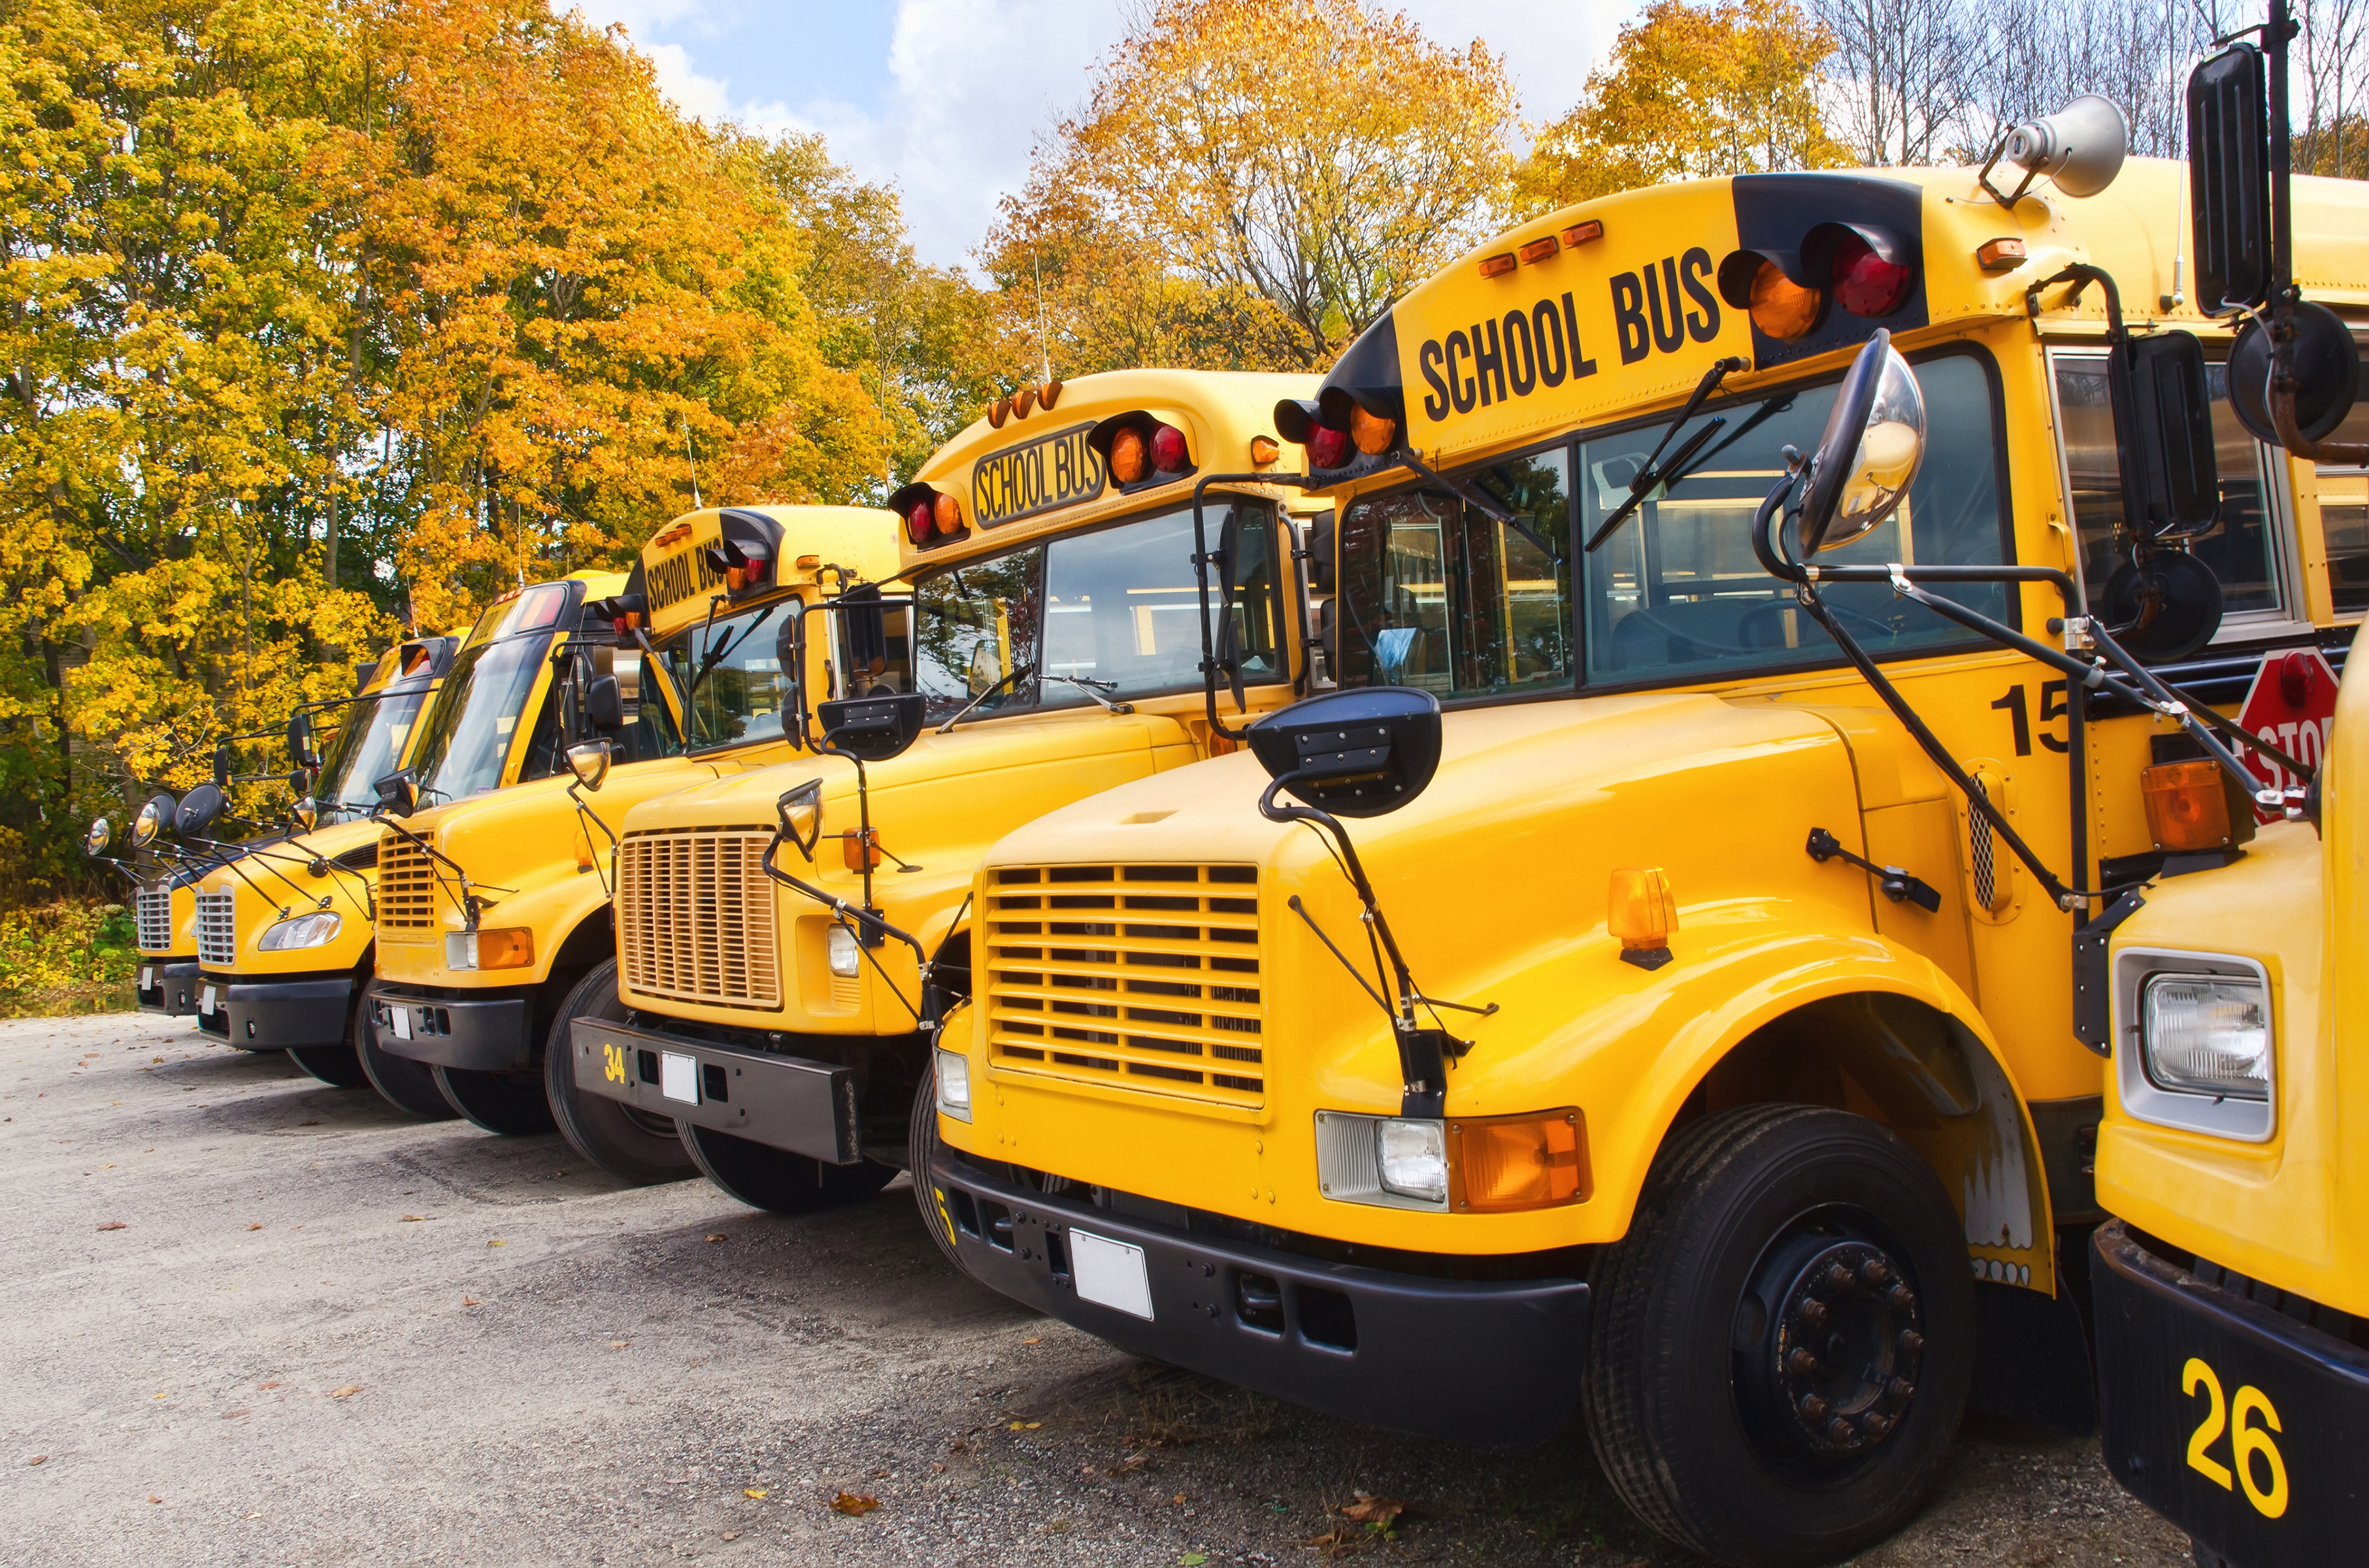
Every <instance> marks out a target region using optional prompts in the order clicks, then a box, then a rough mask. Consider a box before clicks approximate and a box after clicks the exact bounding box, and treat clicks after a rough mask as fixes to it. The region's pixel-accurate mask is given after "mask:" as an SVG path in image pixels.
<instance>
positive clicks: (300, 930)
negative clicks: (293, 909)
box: [255, 910, 345, 953]
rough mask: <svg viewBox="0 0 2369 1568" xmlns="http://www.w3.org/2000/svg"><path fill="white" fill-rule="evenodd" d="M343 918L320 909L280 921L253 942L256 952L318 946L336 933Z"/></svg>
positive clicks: (281, 951)
mask: <svg viewBox="0 0 2369 1568" xmlns="http://www.w3.org/2000/svg"><path fill="white" fill-rule="evenodd" d="M344 923H345V921H344V919H343V918H342V917H341V916H339V915H338V914H337V913H336V912H335V911H333V910H321V911H316V912H315V913H313V914H309V915H298V916H297V917H296V918H295V919H293V920H284V921H280V923H279V924H278V925H275V926H273V927H272V928H271V929H270V930H269V931H267V932H265V933H263V935H262V936H261V937H260V938H259V939H257V942H256V944H255V948H256V951H257V952H258V953H286V952H289V951H290V950H292V949H293V948H299V947H318V946H320V945H321V944H324V943H326V942H327V941H328V940H329V939H330V938H331V937H333V936H335V935H337V934H338V927H339V926H341V925H343V924H344Z"/></svg>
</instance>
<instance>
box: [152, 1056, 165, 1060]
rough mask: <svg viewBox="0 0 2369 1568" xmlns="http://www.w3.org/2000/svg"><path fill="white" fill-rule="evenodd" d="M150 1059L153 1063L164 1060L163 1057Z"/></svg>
mask: <svg viewBox="0 0 2369 1568" xmlns="http://www.w3.org/2000/svg"><path fill="white" fill-rule="evenodd" d="M152 1060H154V1061H163V1060H164V1058H163V1057H154V1058H152Z"/></svg>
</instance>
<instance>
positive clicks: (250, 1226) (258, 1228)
mask: <svg viewBox="0 0 2369 1568" xmlns="http://www.w3.org/2000/svg"><path fill="white" fill-rule="evenodd" d="M247 1229H248V1230H262V1229H263V1227H262V1226H261V1225H259V1224H257V1225H249V1226H248V1227H247Z"/></svg>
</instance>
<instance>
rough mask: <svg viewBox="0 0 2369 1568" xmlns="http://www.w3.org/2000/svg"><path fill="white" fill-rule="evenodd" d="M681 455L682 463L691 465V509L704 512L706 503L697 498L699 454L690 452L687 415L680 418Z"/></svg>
mask: <svg viewBox="0 0 2369 1568" xmlns="http://www.w3.org/2000/svg"><path fill="white" fill-rule="evenodd" d="M682 455H683V461H684V462H686V463H688V464H691V509H692V510H693V511H704V510H706V509H707V503H706V502H705V501H703V500H701V499H700V498H699V453H698V452H694V451H692V445H691V416H690V415H688V414H685V415H684V416H683V417H682Z"/></svg>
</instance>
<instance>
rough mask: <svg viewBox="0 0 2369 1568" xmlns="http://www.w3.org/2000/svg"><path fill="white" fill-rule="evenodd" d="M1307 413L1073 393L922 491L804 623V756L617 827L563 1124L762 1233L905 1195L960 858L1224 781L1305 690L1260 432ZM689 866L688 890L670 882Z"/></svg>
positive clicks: (956, 459)
mask: <svg viewBox="0 0 2369 1568" xmlns="http://www.w3.org/2000/svg"><path fill="white" fill-rule="evenodd" d="M1314 390H1315V383H1314V381H1313V379H1312V378H1308V377H1289V376H1277V375H1252V374H1227V373H1213V372H1190V371H1151V370H1136V371H1122V372H1108V373H1103V374H1096V375H1089V376H1082V377H1080V378H1079V379H1077V380H1075V381H1071V382H1068V383H1060V384H1059V385H1048V386H1046V387H1041V388H1030V389H1028V390H1027V391H1025V392H1024V393H1023V394H1021V395H1020V396H1019V398H1018V399H1016V400H1014V401H1012V402H1005V403H999V404H998V405H997V406H996V407H995V408H994V409H992V410H991V411H990V413H989V415H988V417H986V418H981V419H979V420H977V421H975V422H974V423H973V424H972V425H971V426H970V427H969V428H968V429H965V430H964V431H963V432H962V433H961V434H960V435H958V436H956V438H955V439H954V440H953V441H949V442H948V443H947V444H946V445H945V446H944V447H943V448H942V449H940V450H939V451H938V452H936V453H934V454H933V456H932V457H931V458H930V459H929V461H928V462H927V463H925V464H922V466H921V470H920V472H919V475H918V476H917V478H916V479H915V481H914V482H913V484H911V485H910V486H907V487H905V488H904V489H902V490H900V491H899V492H898V493H897V494H896V495H895V496H893V497H891V498H890V504H891V506H892V507H893V508H895V509H896V510H897V511H898V513H899V515H900V516H901V518H902V519H903V521H904V524H905V528H904V533H903V539H902V544H903V564H902V567H901V577H902V579H903V583H904V584H905V585H906V589H907V591H905V592H903V593H900V594H898V595H896V596H894V597H892V598H888V599H884V600H879V601H870V602H852V601H841V602H840V603H838V604H836V605H833V606H830V607H826V608H825V609H824V610H822V611H821V612H818V613H817V614H816V615H813V616H810V617H809V618H808V619H809V621H810V622H814V623H828V624H827V625H817V626H816V627H815V628H814V629H812V630H810V631H808V632H807V633H805V634H803V635H806V636H807V638H808V640H809V641H810V642H815V643H819V642H824V641H828V640H832V639H836V645H837V646H838V647H840V649H841V653H840V656H839V661H838V664H837V668H836V670H835V672H834V675H835V680H834V682H833V683H832V684H830V685H828V686H818V687H809V688H807V690H806V691H805V692H800V693H797V700H796V703H795V705H796V706H797V707H798V708H799V709H800V710H801V713H802V714H809V715H811V717H810V719H809V720H808V721H807V724H806V726H805V727H804V729H803V733H804V735H805V737H806V741H807V747H808V750H807V752H806V753H805V754H802V755H799V756H796V757H793V758H791V759H789V760H787V761H784V762H782V763H780V764H779V765H777V766H775V767H772V768H771V769H768V770H766V771H765V772H763V773H746V774H743V775H741V776H739V777H738V778H731V779H725V780H721V781H719V782H717V783H715V784H710V785H706V786H704V787H703V788H699V789H692V790H685V791H683V792H681V793H680V794H677V795H669V796H666V797H665V798H663V799H660V800H655V801H652V802H650V803H649V804H647V805H644V806H639V807H635V809H634V810H633V811H632V812H630V813H628V814H627V816H626V818H625V824H624V845H623V848H622V851H621V853H620V856H619V865H620V871H619V874H618V886H617V938H618V947H617V962H618V966H619V967H618V983H617V989H616V992H615V1001H614V1003H613V1004H612V1005H611V1006H609V1007H605V1008H603V1009H601V1011H600V1012H599V1013H591V1012H589V1010H588V1012H587V1013H586V1014H585V1015H582V1016H579V1017H578V1020H577V1022H576V1025H575V1036H574V1037H575V1049H576V1057H575V1060H574V1064H573V1065H574V1075H575V1087H576V1092H577V1094H578V1097H579V1099H581V1100H584V1101H587V1102H589V1103H596V1104H615V1105H617V1106H619V1107H626V1108H631V1109H633V1110H634V1111H635V1114H637V1115H645V1116H655V1117H664V1118H669V1119H670V1120H671V1121H672V1122H673V1123H674V1124H676V1125H677V1126H678V1127H680V1129H681V1137H682V1139H683V1142H684V1144H685V1146H686V1147H687V1148H688V1149H689V1150H691V1151H692V1153H693V1154H694V1155H695V1156H696V1158H697V1159H698V1162H699V1164H700V1166H701V1168H702V1169H703V1170H704V1171H705V1173H707V1175H708V1176H709V1177H710V1178H711V1179H712V1180H713V1181H715V1183H716V1185H719V1186H721V1187H722V1188H723V1189H724V1190H725V1191H727V1192H728V1193H730V1194H731V1195H732V1196H735V1197H738V1198H739V1199H740V1200H742V1201H743V1202H746V1203H749V1204H751V1205H754V1206H757V1207H767V1208H772V1209H776V1210H783V1211H795V1210H799V1209H807V1208H813V1207H819V1206H822V1205H825V1204H830V1203H836V1202H841V1201H847V1200H850V1199H853V1198H858V1197H863V1196H869V1195H871V1194H873V1193H875V1192H877V1191H878V1190H879V1189H880V1188H881V1187H882V1186H883V1185H886V1184H887V1182H888V1181H889V1180H890V1179H891V1178H892V1177H893V1176H894V1175H895V1173H897V1171H898V1170H899V1169H902V1168H904V1167H905V1166H906V1164H907V1163H908V1162H909V1159H910V1156H909V1153H908V1144H909V1141H910V1139H911V1138H912V1137H913V1136H914V1135H915V1134H916V1133H917V1132H918V1133H919V1134H920V1135H921V1136H922V1137H924V1138H926V1136H927V1133H928V1129H929V1126H930V1117H929V1114H928V1111H929V1104H930V1101H929V1095H928V1081H929V1066H930V1038H931V1034H932V1030H933V1026H934V1023H935V1018H936V1015H937V1013H938V1012H939V1010H940V1009H941V1008H942V1007H943V1005H944V1001H945V1000H946V999H947V998H949V997H955V996H960V995H963V994H965V993H966V992H967V990H968V989H969V986H970V983H971V980H972V979H973V974H974V969H973V965H972V962H971V959H970V956H969V955H970V953H971V950H972V942H973V933H974V931H975V929H976V927H975V922H974V921H973V920H972V919H971V916H970V913H969V912H968V910H967V898H968V896H969V892H970V887H971V881H972V876H973V873H974V871H975V870H976V867H977V865H978V858H979V855H980V853H982V852H983V851H984V850H985V849H986V847H987V846H988V845H989V844H990V843H992V842H993V841H995V840H996V839H997V838H999V837H1001V835H1002V834H1004V833H1005V832H1007V831H1009V830H1011V829H1013V828H1014V827H1016V826H1018V825H1019V824H1020V823H1022V822H1024V821H1026V820H1028V819H1029V818H1032V817H1035V816H1036V815H1038V814H1040V813H1042V812H1045V811H1047V810H1049V809H1051V808H1053V807H1057V806H1060V805H1063V804H1065V803H1067V802H1069V801H1071V800H1075V799H1078V798H1079V797H1081V796H1083V795H1092V794H1093V793H1095V792H1096V791H1099V790H1104V789H1108V788H1110V787H1112V786H1113V785H1116V784H1123V783H1126V782H1127V781H1129V780H1133V779H1142V778H1147V777H1150V776H1153V775H1155V774H1162V773H1171V772H1174V771H1177V770H1180V769H1183V768H1184V765H1185V764H1187V763H1191V762H1195V761H1199V760H1200V759H1202V758H1205V757H1207V756H1208V755H1209V754H1210V753H1211V752H1212V751H1213V750H1225V749H1226V748H1227V747H1228V746H1229V745H1230V742H1229V741H1228V740H1226V738H1224V736H1223V735H1222V734H1220V733H1219V729H1221V728H1223V727H1226V726H1227V724H1228V721H1229V720H1231V721H1235V722H1239V720H1240V719H1241V718H1242V715H1256V714H1259V713H1264V712H1266V711H1269V710H1272V709H1274V708H1276V707H1278V706H1281V705H1282V704H1286V703H1287V702H1289V701H1291V700H1292V698H1293V697H1294V696H1295V695H1298V694H1300V693H1303V692H1307V691H1308V690H1310V687H1311V683H1312V682H1320V681H1322V679H1323V677H1322V673H1321V671H1318V670H1314V669H1312V668H1311V666H1310V660H1309V658H1308V651H1309V650H1308V647H1307V646H1306V644H1307V640H1308V639H1307V636H1306V634H1305V628H1306V627H1307V626H1308V625H1309V624H1310V619H1311V617H1312V616H1314V615H1316V614H1318V613H1319V611H1318V610H1311V609H1310V601H1311V599H1313V600H1314V601H1318V602H1319V603H1320V605H1321V601H1322V599H1323V597H1324V589H1325V585H1324V584H1323V583H1322V582H1321V581H1320V582H1318V583H1315V584H1312V585H1311V584H1309V583H1307V582H1305V581H1304V580H1303V578H1302V575H1301V573H1300V572H1299V565H1300V554H1301V551H1302V549H1303V541H1304V539H1305V538H1306V536H1307V535H1308V533H1309V532H1310V528H1311V526H1312V524H1313V521H1314V518H1315V517H1316V515H1317V511H1316V510H1315V509H1310V506H1309V504H1308V503H1306V502H1304V501H1302V500H1301V499H1300V498H1299V492H1298V491H1297V490H1296V489H1293V488H1289V487H1287V486H1278V485H1277V484H1276V482H1275V481H1276V477H1277V476H1278V475H1280V474H1282V472H1283V470H1282V462H1283V450H1284V449H1283V447H1282V445H1281V443H1280V442H1279V441H1277V439H1276V431H1275V426H1274V422H1273V412H1272V411H1273V408H1274V406H1275V404H1276V399H1277V398H1279V397H1299V396H1305V395H1310V394H1312V393H1313V392H1314ZM1196 511H1197V514H1198V522H1197V524H1196ZM1196 557H1199V558H1200V559H1199V560H1198V564H1197V567H1196ZM1311 590H1312V591H1311ZM867 650H868V651H867ZM703 855H707V856H714V857H715V859H714V861H713V864H715V867H716V871H715V879H714V880H713V881H703V880H702V879H701V878H699V877H698V876H696V875H692V874H690V868H692V867H695V866H697V865H699V864H701V861H700V859H699V857H700V856H703ZM925 962H926V964H927V970H926V972H924V968H923V965H924V963H925ZM627 1010H630V1013H631V1019H630V1022H629V1021H628V1018H627ZM923 1207H924V1214H925V1218H929V1219H931V1221H932V1224H931V1229H932V1231H933V1234H934V1235H937V1236H938V1237H939V1239H940V1244H941V1245H946V1244H947V1238H946V1236H945V1233H944V1224H943V1221H942V1220H941V1219H938V1218H937V1217H936V1213H935V1209H934V1206H933V1205H930V1204H927V1203H925V1204H924V1206H923Z"/></svg>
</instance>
